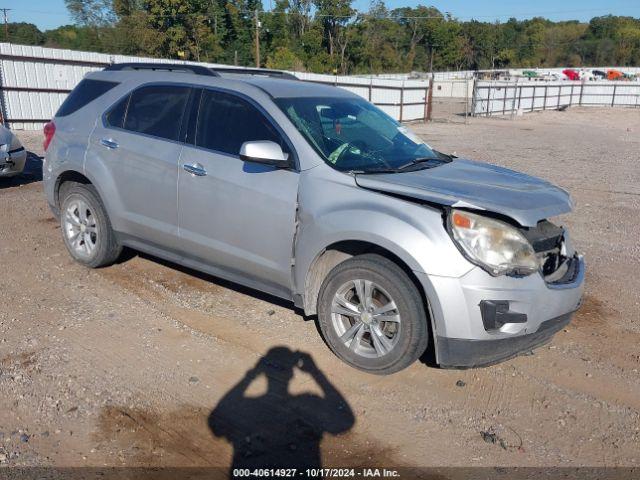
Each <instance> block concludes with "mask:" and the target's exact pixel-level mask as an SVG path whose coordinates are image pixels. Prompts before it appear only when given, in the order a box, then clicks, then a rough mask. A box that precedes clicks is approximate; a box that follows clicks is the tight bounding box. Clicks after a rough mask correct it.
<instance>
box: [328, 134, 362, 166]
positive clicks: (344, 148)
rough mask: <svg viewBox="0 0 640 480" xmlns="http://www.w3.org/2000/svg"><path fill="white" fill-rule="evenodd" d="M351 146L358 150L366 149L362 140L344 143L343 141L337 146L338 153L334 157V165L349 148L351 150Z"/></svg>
mask: <svg viewBox="0 0 640 480" xmlns="http://www.w3.org/2000/svg"><path fill="white" fill-rule="evenodd" d="M351 147H355V148H357V149H359V150H360V151H363V150H366V148H367V144H366V143H364V142H363V141H362V140H354V141H353V142H347V143H346V144H345V143H343V144H342V145H341V146H339V147H338V148H339V149H340V153H339V154H338V156H337V157H336V161H335V163H336V165H337V164H338V162H340V160H342V157H344V155H345V154H346V153H347V152H348V151H349V150H351Z"/></svg>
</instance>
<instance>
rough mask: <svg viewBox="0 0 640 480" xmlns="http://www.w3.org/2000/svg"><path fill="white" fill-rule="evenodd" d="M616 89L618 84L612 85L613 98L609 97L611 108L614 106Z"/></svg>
mask: <svg viewBox="0 0 640 480" xmlns="http://www.w3.org/2000/svg"><path fill="white" fill-rule="evenodd" d="M617 89H618V84H617V83H614V85H613V96H612V97H611V106H612V107H613V106H614V105H615V104H616V90H617Z"/></svg>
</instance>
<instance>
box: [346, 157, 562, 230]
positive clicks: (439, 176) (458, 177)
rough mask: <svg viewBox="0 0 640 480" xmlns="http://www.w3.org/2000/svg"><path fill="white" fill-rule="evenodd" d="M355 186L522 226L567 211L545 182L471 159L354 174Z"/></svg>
mask: <svg viewBox="0 0 640 480" xmlns="http://www.w3.org/2000/svg"><path fill="white" fill-rule="evenodd" d="M356 183H357V184H358V185H359V186H360V187H363V188H368V189H370V190H377V191H379V192H386V193H392V194H395V195H402V196H404V197H412V198H416V199H419V200H425V201H427V202H432V203H438V204H441V205H447V206H452V207H465V208H470V209H474V210H488V211H491V212H495V213H499V214H502V215H506V216H508V217H510V218H513V219H514V220H515V221H517V222H518V223H519V224H520V225H522V226H524V227H533V226H535V225H536V224H537V223H538V221H540V220H543V219H546V218H549V217H553V216H555V215H560V214H562V213H567V212H569V211H571V209H572V208H573V204H572V202H571V198H570V197H569V194H568V193H567V192H566V191H564V190H562V189H561V188H559V187H556V186H554V185H552V184H550V183H549V182H546V181H544V180H541V179H539V178H536V177H531V176H529V175H525V174H523V173H518V172H514V171H513V170H509V169H507V168H502V167H497V166H495V165H489V164H487V163H481V162H474V161H471V160H462V159H456V160H453V161H452V162H449V163H445V164H443V165H440V166H438V167H434V168H426V169H423V170H417V171H413V172H405V173H385V174H357V175H356Z"/></svg>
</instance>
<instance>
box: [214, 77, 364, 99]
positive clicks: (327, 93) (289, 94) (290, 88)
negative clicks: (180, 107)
mask: <svg viewBox="0 0 640 480" xmlns="http://www.w3.org/2000/svg"><path fill="white" fill-rule="evenodd" d="M223 76H226V75H224V74H223ZM227 78H235V79H238V80H240V81H243V82H246V83H249V84H251V85H253V86H255V87H258V88H260V89H262V90H264V91H265V92H267V93H268V94H269V95H271V96H272V97H275V98H297V97H354V96H356V95H355V94H353V93H351V92H349V91H348V90H345V89H343V88H336V87H334V86H332V85H323V84H320V83H314V82H308V81H301V80H285V79H280V78H270V77H260V76H254V75H236V74H234V75H230V76H229V77H227Z"/></svg>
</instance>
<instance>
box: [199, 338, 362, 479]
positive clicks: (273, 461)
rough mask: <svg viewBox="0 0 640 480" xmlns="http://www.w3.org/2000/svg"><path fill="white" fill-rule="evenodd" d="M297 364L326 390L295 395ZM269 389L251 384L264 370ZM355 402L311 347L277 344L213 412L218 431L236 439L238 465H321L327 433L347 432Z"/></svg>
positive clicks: (234, 465) (234, 462) (230, 439)
mask: <svg viewBox="0 0 640 480" xmlns="http://www.w3.org/2000/svg"><path fill="white" fill-rule="evenodd" d="M296 369H298V370H300V371H301V372H305V373H307V374H309V375H310V376H311V378H312V379H313V381H314V382H315V383H316V384H317V386H318V387H319V388H320V391H321V392H322V395H316V394H314V393H302V394H298V395H292V394H291V393H290V392H289V382H290V381H291V379H292V378H293V376H294V371H295V370H296ZM263 375H264V377H265V378H266V381H267V387H266V391H265V392H264V393H263V394H261V395H258V396H250V395H248V394H247V390H248V389H249V387H250V385H251V384H252V383H253V382H254V381H256V380H257V379H258V378H259V377H260V376H263ZM354 420H355V419H354V415H353V412H352V410H351V407H350V406H349V404H348V403H347V401H346V399H345V398H344V397H343V396H342V395H341V394H340V392H339V391H338V390H337V389H336V388H335V387H334V386H333V385H332V383H331V382H330V381H329V380H328V378H327V377H326V375H325V374H324V373H323V372H322V371H321V370H320V369H319V368H318V367H317V366H316V364H315V362H314V361H313V359H312V357H311V356H310V355H309V354H308V353H304V352H297V351H296V352H294V351H291V350H290V349H288V348H286V347H274V348H272V349H271V350H269V351H268V352H267V354H266V355H265V356H264V357H262V358H261V359H260V360H259V361H258V362H257V363H256V365H255V366H254V367H253V368H252V369H250V370H249V371H247V373H246V374H245V376H244V377H243V378H242V379H241V380H240V381H239V382H238V383H237V384H236V385H235V386H234V387H233V388H232V389H231V390H229V391H228V392H227V393H226V394H225V395H224V397H223V398H222V399H221V400H220V402H219V403H218V405H217V406H216V407H215V408H214V410H213V411H212V412H211V415H210V416H209V428H210V429H211V432H212V433H213V434H214V435H215V436H216V437H222V438H224V439H226V440H227V441H228V442H229V443H231V444H232V445H233V460H232V465H231V470H232V471H233V469H236V468H278V467H289V468H291V467H293V468H301V469H302V468H320V467H321V466H322V459H321V454H320V441H321V440H322V437H323V436H324V434H325V433H329V434H332V435H337V434H340V433H345V432H347V431H349V430H350V429H351V427H352V426H353V424H354Z"/></svg>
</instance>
